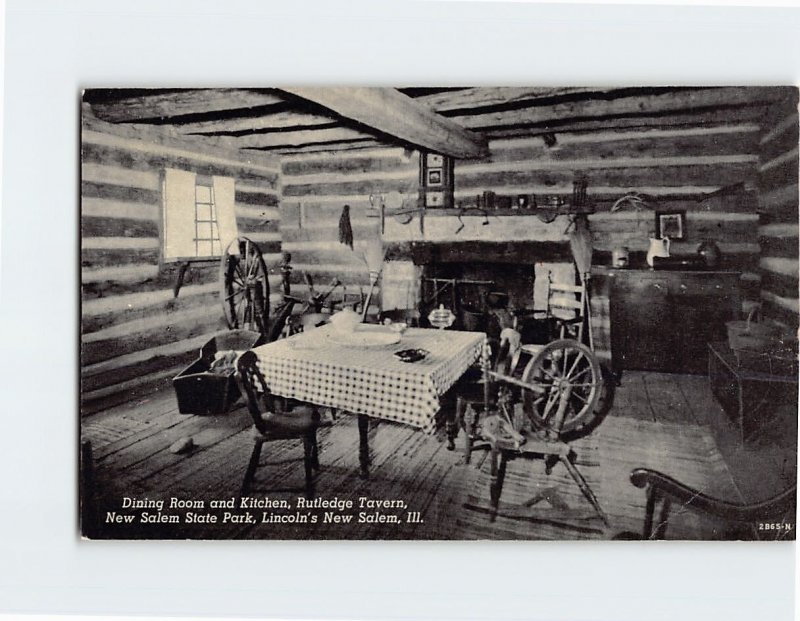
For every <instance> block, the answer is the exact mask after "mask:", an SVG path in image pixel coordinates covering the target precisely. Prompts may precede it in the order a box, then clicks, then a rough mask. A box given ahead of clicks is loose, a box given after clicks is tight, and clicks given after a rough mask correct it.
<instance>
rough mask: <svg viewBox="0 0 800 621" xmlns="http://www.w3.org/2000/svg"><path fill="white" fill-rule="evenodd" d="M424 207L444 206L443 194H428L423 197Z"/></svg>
mask: <svg viewBox="0 0 800 621" xmlns="http://www.w3.org/2000/svg"><path fill="white" fill-rule="evenodd" d="M425 206H426V207H442V206H444V193H442V192H428V193H427V194H426V195H425Z"/></svg>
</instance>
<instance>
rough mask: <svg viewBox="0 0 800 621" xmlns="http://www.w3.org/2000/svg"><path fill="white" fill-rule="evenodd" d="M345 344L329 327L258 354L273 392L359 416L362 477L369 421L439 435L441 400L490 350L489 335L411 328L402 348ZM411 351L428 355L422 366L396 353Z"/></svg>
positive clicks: (269, 346) (366, 461) (283, 341)
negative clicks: (437, 420) (418, 429)
mask: <svg viewBox="0 0 800 621" xmlns="http://www.w3.org/2000/svg"><path fill="white" fill-rule="evenodd" d="M376 328H377V326H371V327H370V329H376ZM344 340H346V339H344ZM342 341H343V339H342V337H341V335H337V334H336V333H335V332H334V330H333V326H331V325H326V326H322V327H320V328H316V329H314V330H311V331H309V332H303V333H300V334H296V335H294V336H291V337H289V338H287V339H281V340H278V341H274V342H272V343H268V344H266V345H262V346H260V347H256V348H254V350H253V351H254V352H255V353H256V355H257V356H258V360H259V363H258V364H259V368H260V369H261V372H262V373H263V374H264V378H265V379H266V382H267V385H268V386H269V388H270V390H271V391H272V392H273V393H274V394H276V395H280V396H282V397H288V398H291V399H297V400H299V401H305V402H308V403H314V404H316V405H320V406H324V407H330V408H335V409H337V410H342V411H345V412H350V413H354V414H358V415H359V419H358V429H359V439H360V442H359V463H360V465H361V472H362V475H363V476H367V475H368V471H369V468H368V466H369V445H368V440H367V429H368V417H373V418H378V419H383V420H389V421H394V422H399V423H403V424H406V425H412V426H414V427H418V428H420V429H422V430H423V431H424V432H426V433H432V432H433V431H434V429H435V426H436V421H435V417H436V413H437V412H438V411H439V408H440V398H441V397H442V396H443V395H444V394H445V393H446V392H447V390H448V389H449V388H450V387H451V386H452V385H453V384H454V383H455V382H456V381H457V380H458V379H459V378H460V377H461V376H462V375H463V374H464V372H465V371H466V370H467V369H468V368H469V367H470V366H471V365H472V364H473V363H474V362H475V361H476V360H478V359H479V358H480V357H481V355H482V354H483V353H484V352H485V351H486V335H485V334H483V333H481V332H462V331H458V330H446V331H442V330H431V329H422V328H410V329H408V330H407V331H406V333H405V334H403V335H402V338H401V340H400V342H399V343H395V344H391V345H381V346H370V347H358V346H350V345H347V344H343V342H342ZM404 349H424V350H427V351H428V352H429V354H428V356H427V357H426V358H425V359H424V360H421V361H419V362H414V363H406V362H401V361H400V360H398V359H397V358H396V357H395V356H394V354H395V353H396V352H398V351H401V350H404Z"/></svg>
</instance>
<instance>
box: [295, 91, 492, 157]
mask: <svg viewBox="0 0 800 621" xmlns="http://www.w3.org/2000/svg"><path fill="white" fill-rule="evenodd" d="M283 90H284V91H286V92H288V93H291V94H293V95H297V96H298V97H302V98H303V99H306V100H308V101H311V102H314V103H316V104H319V105H321V106H323V107H325V108H327V109H329V110H332V111H334V112H336V113H337V114H339V115H341V116H343V117H345V118H347V119H351V120H353V121H356V122H358V123H361V124H363V125H366V126H368V127H371V128H373V129H375V130H377V131H379V132H381V133H383V134H387V135H389V136H393V137H395V138H398V139H400V140H402V141H403V142H406V143H410V144H412V145H416V146H419V147H423V148H425V149H427V150H430V151H433V152H435V153H441V154H443V155H450V156H452V157H456V158H465V159H468V158H477V157H481V156H484V155H486V154H487V153H488V149H487V146H486V140H485V138H484V137H483V136H480V135H478V134H476V133H474V132H470V131H468V130H466V129H464V128H463V127H462V126H461V125H459V124H457V123H455V122H454V121H451V120H449V119H446V118H444V117H442V116H440V115H438V114H436V113H435V112H434V111H432V110H431V109H430V108H428V107H427V106H425V105H424V104H421V103H418V102H416V101H414V100H413V99H412V98H411V97H408V96H407V95H404V94H403V93H401V92H399V91H398V90H396V89H394V88H364V87H352V88H347V87H322V88H317V87H291V88H283Z"/></svg>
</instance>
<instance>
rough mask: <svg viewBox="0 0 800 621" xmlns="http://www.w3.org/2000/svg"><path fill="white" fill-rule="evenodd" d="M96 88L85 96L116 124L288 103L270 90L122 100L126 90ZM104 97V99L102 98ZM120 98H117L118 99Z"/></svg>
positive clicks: (192, 92) (197, 91)
mask: <svg viewBox="0 0 800 621" xmlns="http://www.w3.org/2000/svg"><path fill="white" fill-rule="evenodd" d="M100 90H101V89H93V90H91V91H87V92H86V93H85V94H84V101H90V102H92V103H90V106H91V108H92V111H93V112H94V114H95V115H97V117H98V118H100V119H103V120H104V121H110V122H112V123H121V122H135V121H145V120H155V119H161V118H164V117H173V116H182V115H186V114H202V113H209V112H219V111H222V110H225V111H227V110H237V109H242V110H246V109H248V108H253V107H255V106H265V105H272V104H276V103H281V102H283V101H284V100H283V99H282V98H281V97H280V96H278V95H277V94H275V93H274V92H272V91H271V90H267V89H258V90H256V89H240V88H198V89H180V90H176V91H169V92H163V91H161V90H156V89H153V90H152V91H151V92H149V93H148V92H144V93H137V94H136V95H135V96H132V97H119V95H123V94H124V91H121V90H120V91H117V93H115V92H114V90H113V89H102V92H100ZM101 95H102V96H104V97H103V100H101V99H100V97H101ZM115 95H117V96H115Z"/></svg>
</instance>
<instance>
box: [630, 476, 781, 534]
mask: <svg viewBox="0 0 800 621" xmlns="http://www.w3.org/2000/svg"><path fill="white" fill-rule="evenodd" d="M631 483H633V485H635V486H636V487H639V488H646V489H647V505H646V507H645V516H644V526H643V528H642V534H641V536H639V535H637V534H635V533H630V532H625V533H621V534H619V535H617V536H616V537H615V539H664V538H665V536H666V533H667V526H668V524H669V514H670V510H671V508H672V504H673V503H676V504H677V505H678V506H680V507H686V508H688V509H691V510H692V511H694V512H696V513H700V514H703V515H707V516H710V517H715V518H719V519H721V520H724V521H726V522H731V523H734V524H736V525H738V526H739V528H737V529H735V530H733V531H732V532H730V533H727V534H728V535H730V536H729V537H726V538H729V539H742V538H745V539H760V538H762V536H763V535H766V537H767V538H776V539H784V538H788V539H794V538H795V533H794V529H795V528H796V523H795V512H796V507H797V485H796V484H795V485H792V486H791V487H790V488H788V489H787V490H785V491H783V492H781V493H780V494H778V495H777V496H773V497H771V498H768V499H766V500H762V501H761V502H756V503H752V504H744V503H732V502H727V501H724V500H720V499H718V498H712V497H711V496H707V495H706V494H703V493H702V492H700V491H699V490H696V489H693V488H691V487H689V486H688V485H684V484H683V483H680V482H679V481H676V480H675V479H673V478H672V477H670V476H668V475H666V474H663V473H661V472H658V471H656V470H650V469H648V468H637V469H636V470H634V471H633V472H632V473H631ZM657 507H659V508H660V510H659V511H658V519H656V517H655V516H656V508H657ZM759 523H761V524H768V525H770V527H769V528H767V529H765V530H760V529H759V527H758V524H759ZM775 526H777V528H775ZM742 527H743V528H742Z"/></svg>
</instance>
